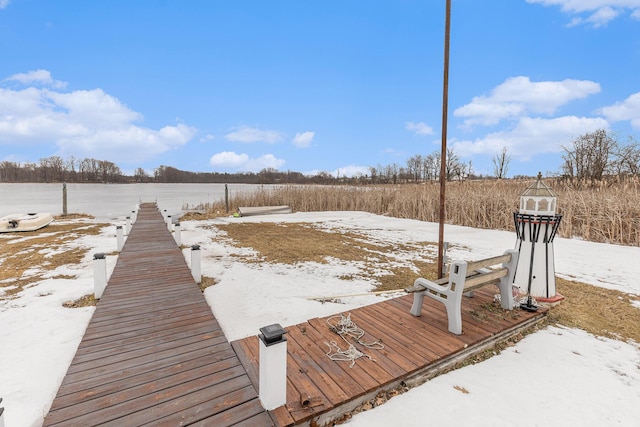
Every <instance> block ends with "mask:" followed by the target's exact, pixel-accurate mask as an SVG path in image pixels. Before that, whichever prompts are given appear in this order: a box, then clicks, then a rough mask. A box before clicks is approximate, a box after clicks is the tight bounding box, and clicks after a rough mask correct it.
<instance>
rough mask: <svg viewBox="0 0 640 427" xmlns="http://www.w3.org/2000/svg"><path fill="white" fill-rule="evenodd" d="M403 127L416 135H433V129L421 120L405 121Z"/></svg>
mask: <svg viewBox="0 0 640 427" xmlns="http://www.w3.org/2000/svg"><path fill="white" fill-rule="evenodd" d="M404 128H405V129H406V130H408V131H410V132H413V133H415V134H416V135H433V129H432V128H431V126H429V125H427V124H426V123H423V122H418V123H414V122H406V123H405V124H404Z"/></svg>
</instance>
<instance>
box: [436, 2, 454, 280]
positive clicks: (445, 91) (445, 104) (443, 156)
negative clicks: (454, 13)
mask: <svg viewBox="0 0 640 427" xmlns="http://www.w3.org/2000/svg"><path fill="white" fill-rule="evenodd" d="M450 23H451V0H447V7H446V12H445V25H444V79H443V85H442V150H441V152H440V227H439V229H438V277H443V276H444V271H443V270H444V269H443V265H442V264H443V261H444V219H445V210H444V200H445V197H444V196H445V187H446V181H447V177H446V173H445V172H446V166H447V112H448V108H449V34H450V32H451V28H450V27H451V25H450Z"/></svg>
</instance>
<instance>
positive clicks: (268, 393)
mask: <svg viewBox="0 0 640 427" xmlns="http://www.w3.org/2000/svg"><path fill="white" fill-rule="evenodd" d="M286 333H287V332H286V331H285V330H284V329H283V328H282V326H280V325H279V324H277V323H275V324H273V325H269V326H265V327H263V328H260V334H258V337H259V338H260V360H259V362H260V378H259V388H258V394H259V397H260V401H261V402H262V406H264V408H265V409H266V410H267V411H270V410H272V409H275V408H277V407H279V406H282V405H284V404H286V403H287V338H286V337H285V336H284V334H286Z"/></svg>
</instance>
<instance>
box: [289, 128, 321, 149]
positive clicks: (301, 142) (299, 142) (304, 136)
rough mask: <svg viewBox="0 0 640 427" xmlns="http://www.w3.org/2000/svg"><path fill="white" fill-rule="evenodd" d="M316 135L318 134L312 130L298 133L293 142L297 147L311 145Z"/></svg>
mask: <svg viewBox="0 0 640 427" xmlns="http://www.w3.org/2000/svg"><path fill="white" fill-rule="evenodd" d="M314 136H316V133H315V132H310V131H307V132H302V133H296V136H295V137H294V138H293V140H292V141H291V142H293V145H295V146H296V147H299V148H307V147H309V146H311V142H312V141H313V137H314Z"/></svg>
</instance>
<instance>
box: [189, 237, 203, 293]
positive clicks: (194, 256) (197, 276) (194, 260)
mask: <svg viewBox="0 0 640 427" xmlns="http://www.w3.org/2000/svg"><path fill="white" fill-rule="evenodd" d="M191 274H192V275H193V279H194V280H195V281H196V283H198V284H199V283H200V282H202V271H201V267H200V245H193V246H191Z"/></svg>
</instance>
